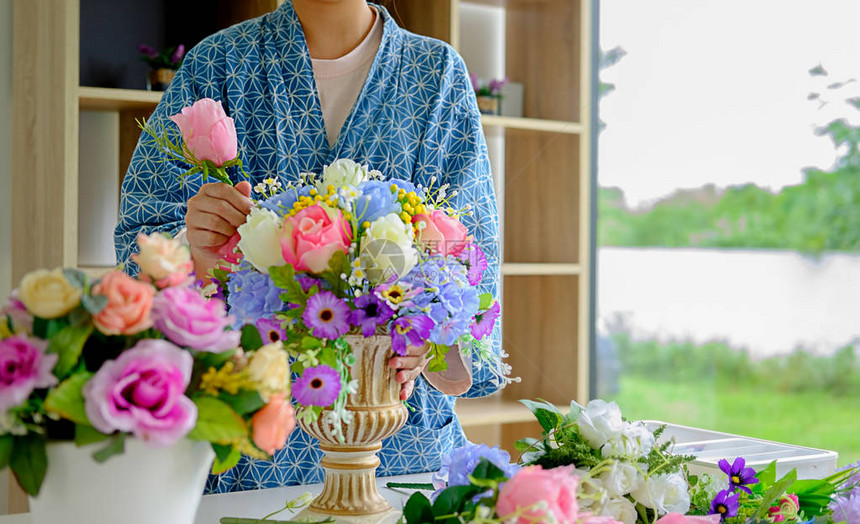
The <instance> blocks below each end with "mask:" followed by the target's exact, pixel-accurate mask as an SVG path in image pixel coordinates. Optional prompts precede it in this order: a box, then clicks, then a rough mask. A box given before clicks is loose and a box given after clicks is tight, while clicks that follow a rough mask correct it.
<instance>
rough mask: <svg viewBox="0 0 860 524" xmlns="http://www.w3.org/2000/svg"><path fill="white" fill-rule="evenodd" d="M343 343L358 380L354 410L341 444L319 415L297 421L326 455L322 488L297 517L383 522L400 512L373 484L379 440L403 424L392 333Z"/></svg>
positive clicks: (352, 399) (349, 407) (351, 406)
mask: <svg viewBox="0 0 860 524" xmlns="http://www.w3.org/2000/svg"><path fill="white" fill-rule="evenodd" d="M345 338H346V341H347V343H349V345H350V347H351V348H352V352H353V354H354V355H355V365H353V366H352V367H351V368H350V374H351V375H352V378H353V379H355V380H356V381H358V390H357V391H356V392H355V393H353V394H352V395H350V396H349V399H348V400H347V404H346V408H347V410H350V411H352V412H353V416H354V418H353V421H352V423H351V424H349V425H344V426H343V434H344V437H345V442H340V441H339V440H338V438H337V437H336V436H335V434H334V432H333V431H332V428H331V427H329V426H328V425H327V424H325V423H324V421H323V419H324V418H325V413H326V412H325V411H323V416H322V417H320V419H319V420H318V421H317V422H316V423H314V424H305V423H304V422H302V421H301V417H299V425H300V426H301V427H302V429H303V430H305V431H306V432H308V433H309V434H310V435H312V436H314V437H316V438H317V439H319V441H320V449H321V450H322V451H323V453H324V454H325V456H324V457H323V459H322V462H321V465H322V467H323V468H324V469H325V486H324V487H323V492H322V493H321V494H320V496H318V497H317V498H316V499H315V500H314V501H313V503H311V506H310V508H309V510H306V511H305V512H303V513H301V514H300V515H299V517H310V518H315V517H318V516H336V518H337V521H338V522H374V523H376V522H383V521H387V520H390V519H391V518H393V519H394V520H396V517H397V515H398V514H399V513H398V512H396V511H393V510H392V508H391V506H390V505H389V504H388V502H386V500H385V499H384V498H383V497H382V495H380V494H379V491H378V490H377V488H376V468H377V466H379V458H378V457H377V456H376V453H377V452H378V451H379V450H380V449H381V448H382V439H384V438H387V437H390V436H391V435H394V434H395V433H396V432H397V431H398V430H399V429H400V428H402V427H403V424H405V423H406V417H407V412H406V407H405V406H404V405H403V403H402V402H401V401H400V384H398V383H397V381H396V380H395V379H394V375H395V370H393V369H391V368H389V367H388V359H389V358H390V357H391V355H392V351H391V337H389V336H388V335H376V336H373V337H369V338H364V337H363V336H361V335H347V336H346V337H345Z"/></svg>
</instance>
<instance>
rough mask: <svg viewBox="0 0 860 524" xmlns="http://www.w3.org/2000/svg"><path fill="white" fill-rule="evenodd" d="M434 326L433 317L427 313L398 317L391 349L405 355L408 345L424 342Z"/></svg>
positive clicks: (392, 333)
mask: <svg viewBox="0 0 860 524" xmlns="http://www.w3.org/2000/svg"><path fill="white" fill-rule="evenodd" d="M434 326H435V322H433V319H431V318H430V317H428V316H426V315H414V316H408V317H400V318H398V319H397V320H395V321H394V324H393V329H392V330H391V349H392V350H393V351H394V352H395V353H397V354H398V355H400V356H403V355H405V354H406V346H407V345H412V346H420V345H422V344H424V342H425V341H426V340H427V338H428V337H429V336H430V330H432V329H433V327H434Z"/></svg>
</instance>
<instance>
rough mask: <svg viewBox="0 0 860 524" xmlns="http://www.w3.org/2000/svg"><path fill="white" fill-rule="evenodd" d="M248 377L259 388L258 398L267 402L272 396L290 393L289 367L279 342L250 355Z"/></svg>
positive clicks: (267, 345) (285, 354)
mask: <svg viewBox="0 0 860 524" xmlns="http://www.w3.org/2000/svg"><path fill="white" fill-rule="evenodd" d="M245 369H247V370H248V376H250V377H251V380H253V381H254V382H255V383H256V384H257V385H258V387H259V388H260V389H259V391H260V397H261V398H262V399H263V401H265V402H268V401H269V398H270V397H271V396H272V395H277V394H280V393H286V394H289V392H290V366H289V362H288V361H287V352H286V351H284V346H283V344H282V343H281V342H273V343H271V344H266V345H265V346H263V347H261V348H260V349H258V350H257V351H255V352H254V353H253V354H252V355H251V362H250V363H248V367H247V368H245Z"/></svg>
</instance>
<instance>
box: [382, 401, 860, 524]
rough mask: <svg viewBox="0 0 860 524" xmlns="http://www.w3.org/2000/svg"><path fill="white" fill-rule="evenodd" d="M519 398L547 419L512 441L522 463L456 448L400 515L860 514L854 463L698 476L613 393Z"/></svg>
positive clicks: (654, 518)
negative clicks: (812, 476)
mask: <svg viewBox="0 0 860 524" xmlns="http://www.w3.org/2000/svg"><path fill="white" fill-rule="evenodd" d="M522 402H523V403H524V404H525V405H526V406H527V407H529V409H531V410H532V412H533V413H534V414H535V416H536V417H537V419H538V422H539V423H540V424H541V426H542V428H543V436H542V438H541V439H534V438H529V439H524V440H521V441H520V442H518V443H517V448H518V449H519V450H520V451H523V455H522V457H521V459H522V465H519V464H510V456H509V455H508V454H507V453H506V452H504V451H501V450H500V449H499V448H498V447H494V448H490V447H487V446H485V445H480V444H466V445H465V446H464V447H462V448H459V449H457V450H454V452H453V453H452V454H451V455H449V456H447V457H445V459H444V460H443V463H442V468H441V469H440V470H439V472H438V473H436V474H435V475H434V476H433V486H432V487H433V488H434V489H436V492H435V493H434V494H433V496H432V497H427V496H425V495H423V494H421V493H415V494H413V495H412V497H410V499H409V501H408V503H407V504H406V506H405V507H404V512H403V518H402V520H403V521H404V522H405V523H406V524H426V523H432V522H438V521H439V520H445V519H448V518H450V519H457V520H456V522H475V523H485V524H489V523H522V524H525V523H530V522H556V523H579V524H598V523H602V524H613V523H623V524H634V523H642V524H646V523H655V522H656V523H660V524H684V523H687V524H696V523H702V524H703V523H712V524H717V523H720V522H725V523H728V524H756V523H762V524H764V523H771V522H789V523H790V522H813V521H814V522H822V523H824V522H860V520H858V518H860V503H858V500H860V495H858V494H860V473H858V471H860V468H858V467H856V466H855V467H851V468H845V469H844V470H842V471H840V472H838V473H836V474H834V475H831V476H830V477H827V478H825V479H821V480H797V474H796V471H791V472H790V473H789V474H787V475H786V476H785V477H783V478H781V479H777V478H776V463H775V462H773V463H771V464H770V465H769V466H768V467H767V468H765V469H764V470H762V471H760V472H758V473H756V472H755V471H754V470H753V469H752V468H749V467H746V464H745V461H744V459H743V458H742V457H738V458H736V459H734V461H733V462H732V463H729V461H728V460H722V461H720V469H721V470H722V471H723V472H724V473H725V474H726V476H725V478H710V477H709V476H707V475H703V476H702V477H701V478H698V477H696V476H693V475H691V474H690V473H689V472H688V470H687V468H686V466H685V465H686V463H688V462H689V461H691V460H692V459H693V457H689V456H678V455H673V454H672V452H671V446H672V443H671V442H664V443H662V444H658V443H657V442H658V440H659V437H660V434H661V433H662V430H663V428H660V429H658V430H656V431H654V432H651V431H649V430H648V429H647V428H646V427H645V425H644V424H643V423H642V422H628V421H625V420H623V419H622V418H621V412H620V410H619V409H618V406H617V405H616V404H615V403H614V402H610V403H607V402H604V401H602V400H592V401H591V402H589V403H588V405H587V406H586V407H585V408H583V407H581V406H579V405H578V404H576V403H572V404H571V410H570V412H569V413H568V414H562V413H561V412H559V410H558V409H557V408H556V407H555V406H553V405H551V404H548V403H545V402H534V401H522ZM392 487H396V485H392ZM428 487H429V486H428ZM453 521H454V520H452V522H453Z"/></svg>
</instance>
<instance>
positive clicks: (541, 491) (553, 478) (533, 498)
mask: <svg viewBox="0 0 860 524" xmlns="http://www.w3.org/2000/svg"><path fill="white" fill-rule="evenodd" d="M578 488H579V479H577V478H576V477H575V476H574V475H573V466H564V467H560V468H553V469H543V468H541V467H540V466H527V467H524V468H522V469H521V470H519V471H518V472H517V474H516V475H514V476H513V478H511V480H509V481H508V482H506V483H505V485H504V486H502V489H501V490H500V491H499V501H498V503H497V504H496V512H497V513H498V514H499V517H500V518H501V519H502V520H504V521H506V522H507V520H506V519H505V517H506V516H507V515H511V514H513V513H515V512H516V511H518V510H521V509H524V508H528V507H530V506H533V505H535V504H537V503H539V502H541V501H543V502H544V503H545V506H543V507H536V508H532V509H530V510H528V511H526V512H524V513H523V514H521V515H520V516H518V517H517V518H516V519H515V520H514V519H512V520H511V521H510V522H512V523H514V524H527V523H530V522H576V519H577V513H578V512H579V506H578V505H577V503H576V491H577V489H578Z"/></svg>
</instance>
